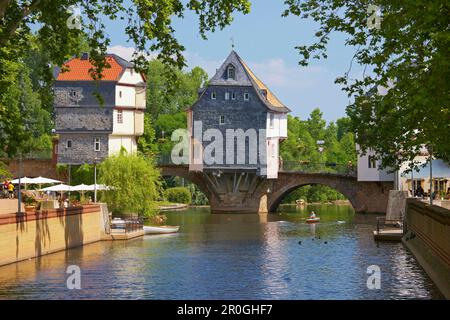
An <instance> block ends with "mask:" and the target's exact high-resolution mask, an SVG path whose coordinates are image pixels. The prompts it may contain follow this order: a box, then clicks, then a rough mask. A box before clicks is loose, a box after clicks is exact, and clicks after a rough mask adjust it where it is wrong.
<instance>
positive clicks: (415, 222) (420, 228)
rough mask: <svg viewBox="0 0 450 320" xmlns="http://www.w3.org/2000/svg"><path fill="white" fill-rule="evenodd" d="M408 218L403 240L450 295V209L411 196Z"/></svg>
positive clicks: (429, 273)
mask: <svg viewBox="0 0 450 320" xmlns="http://www.w3.org/2000/svg"><path fill="white" fill-rule="evenodd" d="M405 222H406V233H405V236H404V237H403V243H404V244H405V245H406V246H407V247H408V249H409V250H410V251H411V252H412V254H413V255H414V256H415V258H416V259H417V261H418V262H419V264H420V265H421V266H422V267H423V268H424V270H425V271H426V272H427V274H428V275H429V276H430V278H431V279H432V280H433V282H434V283H435V284H436V286H437V287H438V288H439V290H440V291H441V292H442V293H443V295H444V296H445V297H446V298H447V299H450V210H448V209H445V208H442V207H438V206H430V205H429V204H426V203H423V202H421V201H418V200H415V199H407V201H406V216H405Z"/></svg>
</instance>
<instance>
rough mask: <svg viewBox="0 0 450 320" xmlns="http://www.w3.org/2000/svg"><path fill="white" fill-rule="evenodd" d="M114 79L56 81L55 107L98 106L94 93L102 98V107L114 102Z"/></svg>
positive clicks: (98, 102)
mask: <svg viewBox="0 0 450 320" xmlns="http://www.w3.org/2000/svg"><path fill="white" fill-rule="evenodd" d="M115 86H116V82H115V81H99V82H98V83H96V82H94V81H56V83H55V107H63V106H75V107H86V106H88V107H89V106H96V107H100V101H99V100H98V98H97V96H96V93H98V94H100V95H101V96H102V99H103V101H102V102H103V105H102V107H108V106H109V107H112V106H114V105H115V104H116V91H115Z"/></svg>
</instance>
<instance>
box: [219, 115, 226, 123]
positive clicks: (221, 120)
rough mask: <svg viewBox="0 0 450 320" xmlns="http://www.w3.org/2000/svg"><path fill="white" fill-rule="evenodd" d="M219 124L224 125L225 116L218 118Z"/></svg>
mask: <svg viewBox="0 0 450 320" xmlns="http://www.w3.org/2000/svg"><path fill="white" fill-rule="evenodd" d="M219 124H225V116H224V115H220V116H219Z"/></svg>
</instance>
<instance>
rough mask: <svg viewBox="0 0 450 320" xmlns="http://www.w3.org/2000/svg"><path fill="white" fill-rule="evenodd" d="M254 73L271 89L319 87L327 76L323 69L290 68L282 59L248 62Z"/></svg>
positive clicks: (295, 66) (310, 67) (312, 67)
mask: <svg viewBox="0 0 450 320" xmlns="http://www.w3.org/2000/svg"><path fill="white" fill-rule="evenodd" d="M248 64H249V66H250V68H251V69H252V71H253V72H254V73H255V74H256V76H257V77H258V78H259V79H260V80H261V81H263V82H264V83H265V84H266V85H267V86H268V87H269V88H271V87H275V88H297V89H300V88H310V87H313V86H315V85H317V84H318V83H319V82H320V79H321V78H322V77H323V76H324V75H325V74H326V69H324V68H322V67H314V66H309V67H300V66H297V65H294V66H290V65H288V64H287V63H286V62H285V61H284V60H283V59H281V58H271V59H267V60H264V61H262V62H252V61H250V62H248Z"/></svg>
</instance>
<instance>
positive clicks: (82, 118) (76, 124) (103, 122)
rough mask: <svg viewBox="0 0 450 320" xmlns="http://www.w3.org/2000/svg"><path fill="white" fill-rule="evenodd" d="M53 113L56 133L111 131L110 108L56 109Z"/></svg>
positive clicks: (111, 112) (111, 116) (111, 114)
mask: <svg viewBox="0 0 450 320" xmlns="http://www.w3.org/2000/svg"><path fill="white" fill-rule="evenodd" d="M55 113H56V120H55V127H56V133H65V132H84V131H95V132H107V133H112V131H113V109H112V108H110V107H100V106H94V107H83V108H81V107H67V108H66V107H64V108H61V107H58V108H55Z"/></svg>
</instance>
